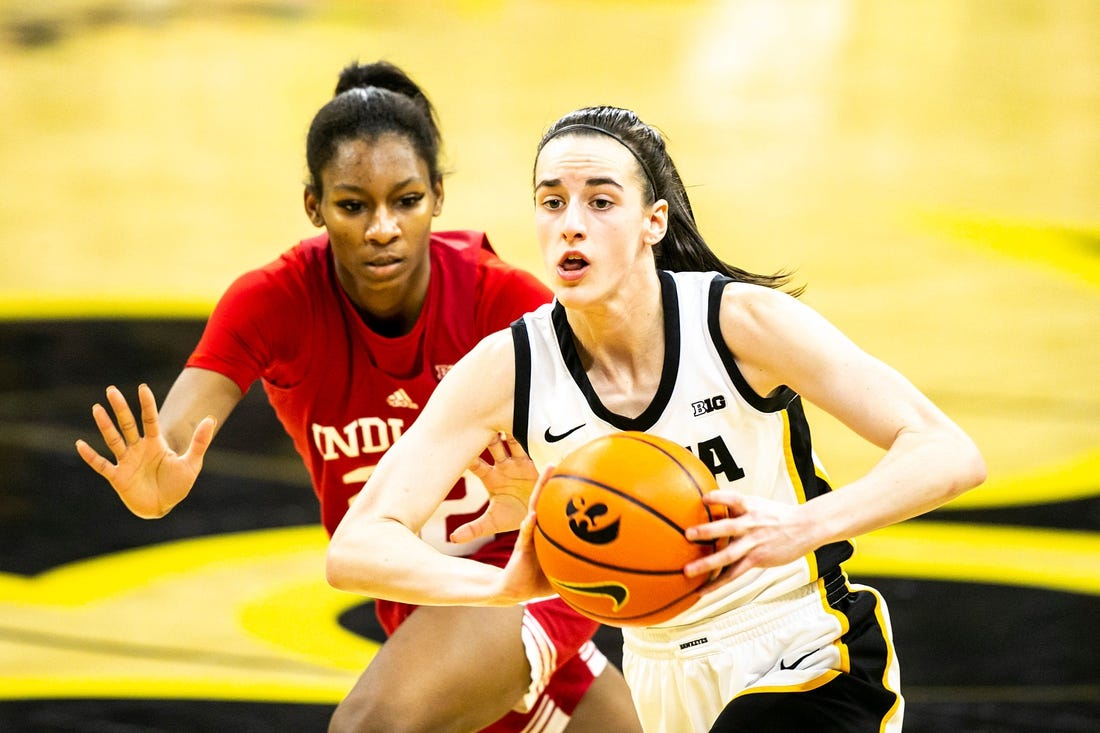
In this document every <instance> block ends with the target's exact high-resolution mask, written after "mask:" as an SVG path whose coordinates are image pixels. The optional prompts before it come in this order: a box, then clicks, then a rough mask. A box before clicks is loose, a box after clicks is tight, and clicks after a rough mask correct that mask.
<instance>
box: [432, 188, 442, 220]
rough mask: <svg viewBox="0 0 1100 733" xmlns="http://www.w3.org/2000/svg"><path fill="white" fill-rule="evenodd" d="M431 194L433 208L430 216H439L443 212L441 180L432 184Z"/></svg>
mask: <svg viewBox="0 0 1100 733" xmlns="http://www.w3.org/2000/svg"><path fill="white" fill-rule="evenodd" d="M432 193H433V194H435V207H434V208H433V209H432V216H439V215H440V213H442V211H443V179H440V180H438V181H436V182H435V183H434V184H432Z"/></svg>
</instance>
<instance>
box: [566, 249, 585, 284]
mask: <svg viewBox="0 0 1100 733" xmlns="http://www.w3.org/2000/svg"><path fill="white" fill-rule="evenodd" d="M588 265H589V263H588V260H587V259H585V258H584V257H583V256H582V255H580V254H578V253H576V252H567V253H566V255H565V256H564V257H562V258H561V260H559V261H558V277H560V278H562V279H563V280H577V279H579V278H580V277H581V276H582V275H583V274H584V273H585V271H586V270H588Z"/></svg>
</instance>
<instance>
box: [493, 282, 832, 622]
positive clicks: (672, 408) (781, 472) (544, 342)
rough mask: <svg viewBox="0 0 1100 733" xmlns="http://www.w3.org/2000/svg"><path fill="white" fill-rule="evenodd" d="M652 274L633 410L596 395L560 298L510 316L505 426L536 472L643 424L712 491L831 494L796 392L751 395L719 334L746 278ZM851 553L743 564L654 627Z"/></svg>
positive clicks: (778, 584) (795, 581)
mask: <svg viewBox="0 0 1100 733" xmlns="http://www.w3.org/2000/svg"><path fill="white" fill-rule="evenodd" d="M658 274H659V277H660V282H661V299H662V303H663V310H664V331H665V354H664V364H663V367H662V372H661V382H660V385H659V387H658V388H657V392H656V394H655V395H654V396H653V399H652V401H651V402H650V404H649V406H648V407H647V408H646V409H645V410H644V411H643V412H642V413H641V414H640V415H638V416H637V417H624V416H622V415H618V414H615V413H614V412H612V411H610V410H609V409H607V407H605V406H604V404H603V403H602V402H601V401H600V398H599V396H598V395H597V394H596V393H595V391H594V390H593V388H592V385H591V383H590V382H589V380H588V376H587V374H585V371H584V369H583V367H582V366H581V360H580V357H579V355H578V354H577V351H576V347H575V342H574V340H573V333H572V330H571V329H570V327H569V322H568V320H567V319H566V316H565V310H564V308H563V307H562V306H561V305H560V304H558V303H557V302H556V301H555V302H554V303H550V304H547V305H544V306H542V307H540V308H539V309H538V310H536V311H534V312H532V313H528V314H527V315H525V316H523V318H522V319H520V320H517V321H516V322H515V323H513V324H512V337H513V341H514V344H515V351H516V395H515V412H514V415H513V433H514V435H515V437H516V439H517V440H518V441H519V442H520V444H521V445H523V447H524V448H525V449H526V450H527V453H528V455H530V456H531V459H532V460H533V461H534V462H535V465H536V466H537V467H539V469H540V470H541V468H542V467H543V466H545V465H547V464H550V463H554V464H557V463H558V462H560V460H561V459H562V457H563V456H565V455H566V454H567V453H569V452H570V451H571V450H573V449H574V448H577V447H579V446H581V445H583V444H584V443H587V442H588V441H590V440H593V439H595V438H598V437H600V436H603V435H607V434H609V433H613V432H616V431H621V430H639V431H643V432H647V433H651V434H653V435H659V436H661V437H664V438H667V439H669V440H674V441H675V442H677V443H678V444H680V445H683V446H685V447H687V448H688V449H689V450H690V451H691V452H692V453H694V454H695V455H696V456H698V457H699V458H700V459H702V461H703V463H704V464H705V465H706V466H707V467H708V468H709V469H710V470H711V472H712V473H713V474H714V476H715V478H716V479H717V482H718V486H719V487H720V488H727V487H729V488H733V489H735V490H737V491H739V492H741V493H743V494H751V495H754V496H761V497H765V498H767V499H773V500H775V501H781V502H786V503H790V504H796V503H801V502H805V501H807V500H809V499H812V498H813V497H815V496H818V495H820V494H822V493H824V492H827V491H829V490H830V487H829V484H828V482H827V480H826V478H825V474H824V471H823V470H822V469H821V468H820V466H819V465H818V462H817V458H816V456H815V455H814V453H813V449H812V446H811V444H810V432H809V427H808V424H807V422H806V416H805V413H804V412H803V408H802V403H801V400H800V399H799V397H798V395H797V394H795V393H794V392H793V391H792V390H790V389H788V388H786V387H781V388H779V389H778V390H776V391H775V392H774V393H773V394H771V395H769V396H767V397H761V396H760V395H758V394H756V393H755V392H754V391H753V390H752V389H751V388H750V387H749V385H748V383H747V382H746V381H745V378H744V377H743V376H742V374H741V372H740V371H739V370H738V368H737V365H736V363H735V361H734V358H733V355H732V354H731V353H730V350H729V349H728V348H727V347H726V344H725V341H724V340H723V338H722V335H721V330H720V327H719V320H718V314H719V306H720V303H721V298H722V292H723V290H724V288H726V287H732V288H738V287H747V286H745V285H743V284H739V283H735V282H733V281H731V280H730V279H728V278H726V277H724V276H722V275H719V274H717V273H713V272H709V273H697V272H686V273H685V272H681V273H670V272H664V271H660V272H659V273H658ZM851 553H852V545H851V543H850V542H839V543H834V544H831V545H826V546H825V547H822V548H819V549H818V550H817V551H815V552H814V553H812V554H811V555H808V556H806V557H804V558H801V559H799V560H797V561H795V562H792V563H789V564H787V565H783V566H780V567H775V568H768V569H765V570H753V571H750V572H748V573H746V574H745V575H743V576H742V577H740V578H738V579H736V580H735V581H733V582H731V583H727V584H726V585H724V586H722V587H720V588H719V589H718V590H716V591H714V592H712V593H709V594H707V595H705V596H703V597H702V598H701V599H700V600H699V601H698V602H697V603H696V604H695V605H694V606H692V607H691V608H689V609H688V610H687V611H684V612H683V613H681V614H680V615H678V616H676V617H675V618H673V619H671V620H669V621H667V622H665V623H664V624H662V626H679V625H683V624H688V623H694V622H696V621H699V620H701V619H704V618H709V617H711V616H714V615H715V614H718V613H722V612H724V611H727V610H729V609H731V608H735V607H738V606H741V605H743V604H745V603H748V602H750V601H758V600H768V599H771V598H775V597H778V596H781V595H783V594H785V593H788V592H790V591H792V590H793V589H795V588H798V587H800V586H804V585H806V584H807V583H809V582H811V581H813V580H816V579H817V578H818V577H820V576H821V575H823V574H824V573H826V572H828V571H829V570H831V569H833V568H835V567H836V566H838V565H839V563H840V562H841V561H843V560H845V559H846V558H848V557H849V556H850V555H851Z"/></svg>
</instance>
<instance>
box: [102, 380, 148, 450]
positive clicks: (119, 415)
mask: <svg viewBox="0 0 1100 733" xmlns="http://www.w3.org/2000/svg"><path fill="white" fill-rule="evenodd" d="M107 401H108V402H110V403H111V409H113V410H114V411H115V420H117V421H118V431H119V432H120V433H122V437H123V439H124V440H125V441H126V444H127V445H133V444H134V443H136V442H138V441H139V440H141V433H139V432H138V426H137V420H135V419H134V413H133V412H132V411H131V410H130V405H129V404H128V403H127V402H126V398H125V397H123V396H122V392H121V391H120V390H119V389H118V387H115V386H114V385H112V386H110V387H108V388H107Z"/></svg>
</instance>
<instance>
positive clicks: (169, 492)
mask: <svg viewBox="0 0 1100 733" xmlns="http://www.w3.org/2000/svg"><path fill="white" fill-rule="evenodd" d="M107 401H108V403H110V405H111V409H112V410H113V411H114V419H112V418H111V415H110V414H109V413H108V412H107V410H106V408H104V407H103V406H102V405H100V404H98V403H96V404H95V405H93V406H92V418H93V419H94V420H95V423H96V426H97V427H98V428H99V432H100V435H102V436H103V440H104V441H105V442H106V444H107V448H108V450H110V451H111V454H112V455H114V457H115V463H112V462H111V461H110V460H108V459H107V458H104V457H103V456H101V455H100V454H99V453H98V452H97V451H96V450H95V449H94V448H92V447H91V446H90V445H88V443H86V442H85V441H83V440H77V441H76V451H77V453H79V454H80V457H81V458H83V459H84V462H85V463H87V464H88V465H89V466H91V468H92V470H93V471H95V472H96V473H98V474H99V475H100V476H102V477H103V478H105V479H107V481H109V482H110V484H111V486H113V487H114V489H115V491H116V492H118V495H119V497H120V498H121V499H122V501H123V503H125V504H126V506H127V507H128V508H129V509H130V511H132V512H133V513H134V514H136V515H138V516H139V517H144V518H147V519H151V518H156V517H161V516H164V515H165V514H166V513H167V512H168V510H170V509H171V508H172V507H173V506H175V505H176V504H177V503H178V502H179V501H180V500H181V499H183V497H185V496H187V493H188V492H189V491H190V490H191V487H192V486H193V485H194V483H195V478H196V477H197V476H198V474H199V471H200V470H201V469H202V460H203V456H204V455H205V454H206V449H207V448H208V447H209V446H210V441H211V440H212V439H213V437H214V426H215V420H214V418H213V417H207V418H204V419H203V420H202V421H201V422H199V424H198V425H197V426H196V427H195V432H194V434H193V435H192V436H191V443H190V445H189V446H188V448H187V451H186V452H185V453H183V454H182V455H180V454H177V453H176V452H175V451H173V450H172V449H171V448H170V447H169V446H168V442H167V441H166V440H165V439H164V437H163V436H162V435H161V433H160V422H159V418H158V416H157V403H156V399H155V398H154V397H153V391H152V390H151V389H150V388H149V386H148V385H145V384H142V385H141V386H139V387H138V401H139V402H140V404H141V423H142V427H143V429H144V430H141V429H139V427H138V423H137V420H136V419H135V418H134V413H133V412H132V411H131V410H130V406H129V404H127V402H126V398H125V397H123V395H122V392H121V391H119V389H118V388H117V387H115V386H113V385H112V386H110V387H108V388H107ZM116 423H117V425H116ZM143 433H144V434H143Z"/></svg>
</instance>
